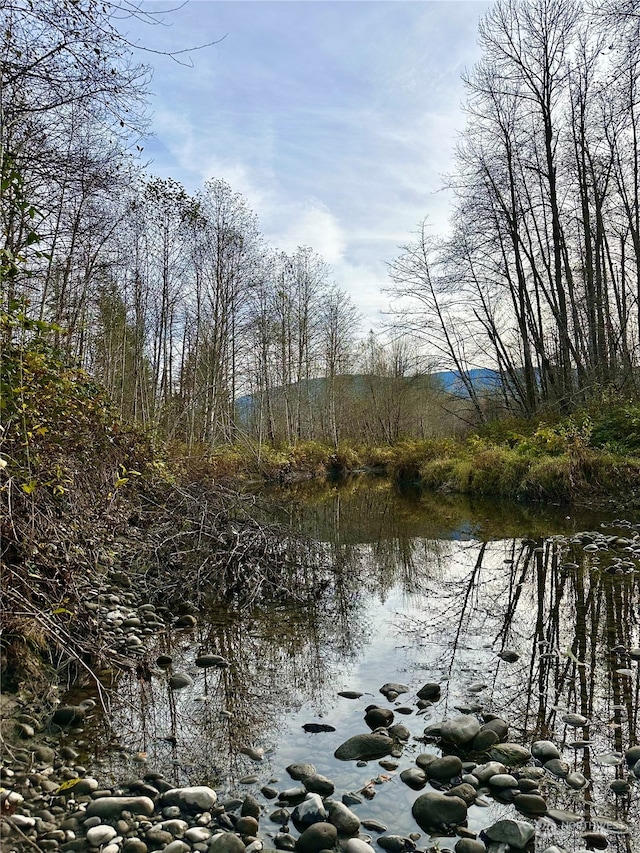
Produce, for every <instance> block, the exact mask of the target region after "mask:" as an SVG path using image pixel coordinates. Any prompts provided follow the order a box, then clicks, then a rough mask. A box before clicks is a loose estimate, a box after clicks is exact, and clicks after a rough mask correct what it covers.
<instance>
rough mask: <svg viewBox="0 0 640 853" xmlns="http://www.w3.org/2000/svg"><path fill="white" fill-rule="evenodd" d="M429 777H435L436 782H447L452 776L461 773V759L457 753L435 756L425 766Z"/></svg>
mask: <svg viewBox="0 0 640 853" xmlns="http://www.w3.org/2000/svg"><path fill="white" fill-rule="evenodd" d="M426 771H427V776H428V777H429V779H437V781H438V782H449V780H451V779H453V777H454V776H460V774H461V773H462V761H461V760H460V759H459V758H458V756H457V755H443V756H442V758H436V760H435V761H432V762H431V763H430V764H429V766H428V767H427V768H426Z"/></svg>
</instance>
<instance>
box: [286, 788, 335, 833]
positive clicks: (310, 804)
mask: <svg viewBox="0 0 640 853" xmlns="http://www.w3.org/2000/svg"><path fill="white" fill-rule="evenodd" d="M292 818H293V822H294V823H295V824H300V825H302V826H310V825H311V824H312V823H320V822H323V821H324V822H326V820H327V810H326V809H325V807H324V803H323V802H322V797H321V796H320V795H319V794H307V796H306V797H305V798H304V800H303V801H302V802H301V803H300V804H299V805H297V806H296V807H295V809H294V810H293V815H292Z"/></svg>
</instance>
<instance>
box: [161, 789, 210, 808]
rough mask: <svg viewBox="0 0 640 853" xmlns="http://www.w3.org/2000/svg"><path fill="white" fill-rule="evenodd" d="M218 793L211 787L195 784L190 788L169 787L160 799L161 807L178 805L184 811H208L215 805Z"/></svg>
mask: <svg viewBox="0 0 640 853" xmlns="http://www.w3.org/2000/svg"><path fill="white" fill-rule="evenodd" d="M217 800H218V795H217V794H216V792H215V791H214V790H213V788H208V787H207V786H206V785H196V786H194V787H191V788H170V789H169V790H168V791H165V792H164V794H163V795H162V798H161V800H160V802H161V805H162V807H163V808H164V807H165V806H180V808H181V809H184V810H185V811H192V812H208V811H209V809H211V808H213V806H215V804H216V802H217Z"/></svg>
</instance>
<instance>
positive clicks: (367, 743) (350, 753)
mask: <svg viewBox="0 0 640 853" xmlns="http://www.w3.org/2000/svg"><path fill="white" fill-rule="evenodd" d="M393 748H394V741H393V739H392V738H390V737H387V736H386V735H382V734H361V735H354V736H353V737H350V738H349V739H348V740H346V741H345V742H344V743H342V744H340V746H339V747H338V748H337V749H336V751H335V752H334V756H335V757H336V758H337V759H339V760H340V761H357V760H363V761H369V760H371V759H374V758H382V757H383V756H385V755H389V753H390V752H391V751H392V750H393Z"/></svg>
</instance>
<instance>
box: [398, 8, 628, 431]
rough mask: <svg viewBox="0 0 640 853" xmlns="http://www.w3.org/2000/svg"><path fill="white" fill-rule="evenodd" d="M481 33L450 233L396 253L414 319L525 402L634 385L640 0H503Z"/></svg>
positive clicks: (580, 397)
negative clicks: (493, 370)
mask: <svg viewBox="0 0 640 853" xmlns="http://www.w3.org/2000/svg"><path fill="white" fill-rule="evenodd" d="M479 42H480V45H481V47H482V51H483V55H482V58H481V60H480V61H479V62H478V64H477V65H476V66H475V67H474V68H473V69H472V70H471V71H470V72H468V74H467V76H466V85H467V92H468V95H467V100H466V111H467V124H466V129H465V130H464V132H463V133H462V135H461V139H460V143H459V145H458V147H457V155H456V166H455V170H454V173H453V174H452V175H451V176H449V179H448V184H449V186H450V187H451V188H452V189H453V190H454V192H455V198H456V201H455V206H454V210H453V216H452V220H451V221H452V231H451V235H450V237H448V238H447V239H446V240H438V239H437V238H436V237H434V236H432V235H431V234H430V233H429V229H428V226H426V225H425V226H423V227H422V228H421V230H420V232H419V233H418V234H417V236H416V239H415V240H414V241H412V242H411V243H410V244H409V245H407V246H406V247H404V250H403V252H402V254H401V255H400V256H399V257H398V258H397V259H396V260H395V261H394V262H393V264H392V265H391V270H390V271H391V279H392V287H391V290H392V292H393V295H394V297H395V299H396V302H395V310H396V312H397V314H398V319H399V321H400V324H401V327H402V328H404V329H407V328H408V329H411V330H412V332H413V333H415V334H416V335H418V336H419V337H421V338H422V340H424V341H426V342H427V343H428V345H429V346H430V348H431V350H432V351H437V352H438V354H439V358H440V359H441V361H442V362H443V363H445V364H446V365H447V366H450V365H455V366H456V367H457V368H458V369H459V370H460V371H461V372H462V373H463V374H464V371H465V368H466V367H467V365H469V364H473V363H475V364H480V365H483V366H486V365H490V366H494V367H497V368H498V369H499V370H500V371H501V373H502V375H503V376H504V379H505V386H504V394H503V404H504V407H505V408H507V409H509V410H511V411H516V412H519V413H521V414H524V415H527V416H528V415H532V414H535V413H537V412H539V411H541V410H545V409H548V408H560V410H564V411H567V410H569V411H570V410H571V409H573V408H575V407H576V406H580V405H582V404H584V403H585V402H588V401H589V400H593V399H594V398H595V399H597V398H598V397H600V396H601V395H602V394H603V392H607V393H611V392H612V391H613V392H614V394H617V395H624V396H634V397H635V396H637V394H638V391H639V390H640V374H639V370H638V368H639V358H640V350H639V344H640V339H639V332H640V328H639V319H640V315H639V300H640V156H639V151H638V134H639V132H640V102H639V95H640V81H639V76H638V71H639V68H640V4H639V3H638V2H637V0H604V2H602V0H601V2H579V0H498V2H497V3H496V4H495V5H494V6H493V7H492V8H491V9H490V10H489V12H487V14H486V15H485V17H484V19H483V20H482V22H481V25H480V30H479ZM468 393H469V395H470V397H471V399H473V400H474V401H475V405H476V409H477V412H478V414H479V415H481V413H482V405H481V401H480V400H479V399H478V398H477V395H476V394H475V389H474V388H473V387H472V385H471V384H469V385H468Z"/></svg>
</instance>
